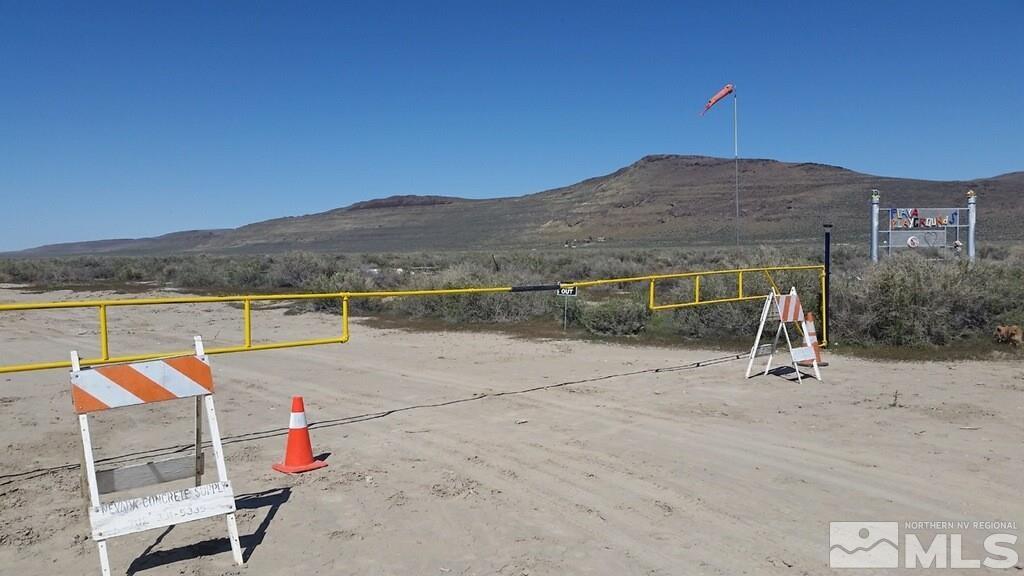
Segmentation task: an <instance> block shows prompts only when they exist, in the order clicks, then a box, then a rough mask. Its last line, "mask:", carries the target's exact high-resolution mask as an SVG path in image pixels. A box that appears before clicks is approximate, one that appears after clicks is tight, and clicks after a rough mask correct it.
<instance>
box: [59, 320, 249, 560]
mask: <svg viewBox="0 0 1024 576" xmlns="http://www.w3.org/2000/svg"><path fill="white" fill-rule="evenodd" d="M195 347H196V356H203V355H204V354H205V352H204V350H203V340H202V338H201V337H199V336H196V337H195ZM81 369H82V368H81V364H80V361H79V357H78V352H75V351H72V352H71V373H72V374H74V373H76V372H80V371H81ZM201 398H202V402H203V407H204V409H205V412H206V421H207V423H208V424H209V426H210V443H211V445H212V448H213V456H214V460H215V461H216V463H217V479H218V481H217V482H215V483H212V484H204V485H198V478H199V473H200V471H199V470H198V469H197V471H196V478H197V482H196V484H197V486H196V487H195V488H186V489H183V490H173V491H170V492H163V493H160V494H154V495H151V496H143V497H140V498H131V499H128V500H121V501H115V502H107V503H103V502H102V501H101V500H100V492H99V486H98V483H97V481H96V461H95V460H94V457H93V451H92V437H91V435H90V433H89V418H88V414H79V415H78V424H79V429H80V431H81V433H82V451H83V456H84V464H85V479H86V483H87V485H88V488H89V524H90V527H91V529H92V537H93V539H94V540H95V541H96V547H97V550H98V551H99V557H100V571H101V573H102V574H103V576H110V559H109V558H108V556H107V540H109V539H110V538H116V537H118V536H124V535H127V534H134V533H136V532H142V531H145V530H152V529H154V528H162V527H165V526H171V525H174V524H182V523H184V522H191V521H192V520H199V519H202V518H210V517H212V516H220V515H224V517H225V520H226V522H227V528H228V539H229V540H230V542H231V553H232V556H233V557H234V560H235V563H236V564H237V565H239V566H242V565H244V563H245V562H244V559H243V558H242V546H241V543H240V541H239V538H238V524H237V522H236V520H235V497H234V492H233V491H232V489H231V482H230V481H229V480H228V473H227V466H226V465H225V463H224V447H223V445H222V443H221V438H220V427H219V426H218V425H217V412H216V411H215V410H214V405H213V394H206V395H203V396H202V397H201ZM197 399H198V397H197ZM198 408H199V406H198V402H197V409H198ZM197 416H198V414H197ZM200 423H201V420H200V419H198V418H197V421H196V424H197V436H198V434H200V433H201V432H198V431H199V430H200V428H198V426H199V424H200ZM197 439H198V438H197ZM198 448H199V443H198V442H197V449H198ZM198 458H199V457H198V456H197V460H198Z"/></svg>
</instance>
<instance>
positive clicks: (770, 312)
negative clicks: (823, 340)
mask: <svg viewBox="0 0 1024 576" xmlns="http://www.w3.org/2000/svg"><path fill="white" fill-rule="evenodd" d="M789 295H790V296H796V295H797V294H796V287H793V288H791V289H790V290H789ZM770 319H775V320H778V321H779V327H778V329H776V330H775V340H774V341H773V342H772V345H771V348H770V352H769V353H768V355H767V356H768V361H767V362H765V365H764V372H763V374H764V375H767V374H768V372H770V371H771V369H772V360H773V359H774V358H775V352H776V351H777V350H778V347H779V337H780V336H785V338H786V348H787V349H788V350H789V358H790V360H791V361H792V362H793V370H795V371H796V381H797V383H800V384H802V383H803V377H802V375H801V373H800V364H799V363H800V362H806V361H808V360H809V361H810V362H811V367H812V368H814V378H815V379H817V380H818V381H819V382H821V370H820V369H819V368H818V359H817V355H816V353H815V351H814V345H813V342H812V341H811V336H810V332H809V331H808V330H807V327H806V322H805V321H804V320H801V322H804V324H805V325H804V328H803V338H804V345H803V346H801V347H798V348H794V347H793V342H792V340H790V338H789V330H788V329H787V328H786V323H785V322H783V321H782V311H781V310H780V309H779V293H778V292H776V291H775V288H774V287H773V288H772V290H771V292H770V293H769V294H768V295H767V296H765V299H764V308H762V309H761V321H760V323H759V324H758V326H757V336H755V337H754V345H753V346H752V347H751V348H750V359H749V361H748V362H747V376H746V377H747V378H750V372H751V371H752V370H753V368H754V358H756V357H758V356H764V354H759V353H758V352H760V349H761V336H762V335H763V334H764V328H765V325H766V324H767V323H768V320H770Z"/></svg>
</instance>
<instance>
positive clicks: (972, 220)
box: [967, 190, 978, 262]
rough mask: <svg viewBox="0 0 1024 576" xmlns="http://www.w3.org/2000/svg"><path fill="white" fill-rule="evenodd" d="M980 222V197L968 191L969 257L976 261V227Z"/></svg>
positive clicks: (972, 191)
mask: <svg viewBox="0 0 1024 576" xmlns="http://www.w3.org/2000/svg"><path fill="white" fill-rule="evenodd" d="M977 223H978V197H977V194H976V193H975V192H974V190H968V191H967V259H968V260H970V261H971V262H974V227H975V225H976V224H977Z"/></svg>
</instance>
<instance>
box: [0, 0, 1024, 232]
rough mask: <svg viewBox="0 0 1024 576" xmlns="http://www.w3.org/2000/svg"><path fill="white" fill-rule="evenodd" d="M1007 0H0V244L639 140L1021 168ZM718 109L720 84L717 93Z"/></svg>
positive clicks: (622, 157)
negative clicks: (730, 93) (732, 100)
mask: <svg viewBox="0 0 1024 576" xmlns="http://www.w3.org/2000/svg"><path fill="white" fill-rule="evenodd" d="M1022 22H1024V2H1021V1H1020V0H1006V1H979V2H963V1H957V2H942V1H898V2H891V1H890V2H846V1H843V2H827V1H822V0H817V1H808V2H787V3H777V2H764V3H759V2H729V1H724V0H711V1H704V2H699V3H697V2H694V3H682V2H665V3H644V2H628V1H622V2H616V3H603V2H601V3H595V2H580V3H569V2H550V1H543V2H527V1H521V0H517V1H509V2H496V1H490V0H484V1H481V0H475V1H467V2H434V3H430V2H408V3H399V2H364V3H360V4H350V3H342V2H323V3H306V2H304V3H296V2H289V3H283V2H281V3H266V2H253V1H245V2H138V1H132V2H124V3H99V2H71V3H67V4H57V3H49V2H32V1H23V0H0V198H2V205H0V206H2V207H0V250H4V249H16V248H24V247H29V246H34V245H38V244H42V243H50V242H60V241H70V240H86V239H98V238H110V237H137V236H151V235H157V234H161V233H165V232H170V231H174V230H181V229H192V228H208V227H233V226H238V225H241V224H245V223H248V222H252V221H256V220H261V219H266V218H272V217H277V216H283V215H297V214H306V213H311V212H317V211H322V210H327V209H331V208H335V207H339V206H343V205H347V204H350V203H352V202H354V201H358V200H362V199H367V198H373V197H381V196H387V195H391V194H447V195H457V196H468V197H491V196H507V195H518V194H523V193H528V192H535V191H539V190H542V189H546V188H551V187H555V186H560V185H565V184H570V183H572V182H575V181H578V180H580V179H583V178H586V177H590V176H595V175H598V174H603V173H607V172H611V171H613V170H615V169H617V168H619V167H621V166H623V165H626V164H629V163H631V162H633V161H635V160H636V159H638V158H639V157H641V156H643V155H645V154H653V153H683V154H706V155H714V156H731V154H732V133H731V129H732V128H731V118H730V110H729V108H728V107H727V106H726V107H721V108H716V109H715V110H714V111H712V112H711V113H710V114H709V115H708V116H707V117H705V118H699V117H698V112H699V111H700V109H701V107H702V105H703V103H704V101H705V100H706V99H707V98H708V97H709V96H710V95H711V94H712V93H714V92H715V91H716V90H718V89H719V88H720V87H721V86H722V85H723V84H724V83H726V82H734V83H735V84H736V86H737V91H738V93H739V97H740V100H739V102H740V153H741V155H742V156H747V157H761V158H776V159H780V160H790V161H813V162H824V163H829V164H838V165H841V166H845V167H848V168H851V169H855V170H859V171H864V172H870V173H876V174H883V175H893V176H909V177H919V178H928V179H969V178H977V177H983V176H991V175H995V174H999V173H1004V172H1009V171H1015V170H1022V169H1024V36H1022V33H1021V23H1022ZM726 104H728V103H726Z"/></svg>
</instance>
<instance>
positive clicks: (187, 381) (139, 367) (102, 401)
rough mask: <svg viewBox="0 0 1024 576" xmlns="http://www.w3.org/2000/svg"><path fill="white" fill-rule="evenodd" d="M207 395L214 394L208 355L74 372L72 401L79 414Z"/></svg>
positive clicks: (114, 365) (112, 365)
mask: <svg viewBox="0 0 1024 576" xmlns="http://www.w3.org/2000/svg"><path fill="white" fill-rule="evenodd" d="M206 394H213V374H212V373H211V372H210V361H209V359H208V358H207V357H206V356H177V357H174V358H165V359H163V360H153V361H150V362H136V363H132V364H111V365H110V366H99V367H96V368H86V369H84V370H81V371H78V372H72V373H71V398H72V400H73V401H74V404H75V412H76V413H78V414H85V413H87V412H97V411H100V410H107V409H109V408H119V407H121V406H135V405H136V404H148V403H150V402H162V401H164V400H175V399H177V398H190V397H192V396H203V395H206Z"/></svg>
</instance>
